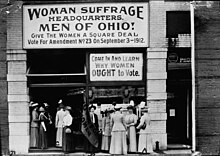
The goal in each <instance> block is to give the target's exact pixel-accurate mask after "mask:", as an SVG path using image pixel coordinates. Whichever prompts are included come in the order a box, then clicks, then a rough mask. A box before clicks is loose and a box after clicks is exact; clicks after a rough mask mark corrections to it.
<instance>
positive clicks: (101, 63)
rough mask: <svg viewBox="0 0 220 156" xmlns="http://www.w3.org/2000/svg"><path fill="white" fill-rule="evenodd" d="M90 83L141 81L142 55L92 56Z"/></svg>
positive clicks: (115, 54) (113, 54)
mask: <svg viewBox="0 0 220 156" xmlns="http://www.w3.org/2000/svg"><path fill="white" fill-rule="evenodd" d="M89 60H90V81H141V80H142V79H143V55H142V53H120V54H119V53H108V54H90V58H89Z"/></svg>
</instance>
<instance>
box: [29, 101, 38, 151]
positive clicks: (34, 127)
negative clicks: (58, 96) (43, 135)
mask: <svg viewBox="0 0 220 156" xmlns="http://www.w3.org/2000/svg"><path fill="white" fill-rule="evenodd" d="M38 106H39V104H38V103H34V102H30V108H31V117H32V119H31V137H30V147H32V148H37V146H38V138H39V134H38V131H39V118H38V116H39V114H38V112H37V109H38Z"/></svg>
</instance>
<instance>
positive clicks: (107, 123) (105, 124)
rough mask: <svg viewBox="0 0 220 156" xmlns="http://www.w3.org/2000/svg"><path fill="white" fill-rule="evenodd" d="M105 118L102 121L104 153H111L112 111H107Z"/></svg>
mask: <svg viewBox="0 0 220 156" xmlns="http://www.w3.org/2000/svg"><path fill="white" fill-rule="evenodd" d="M105 115H106V116H105V117H104V118H103V120H102V130H103V132H102V147H101V149H102V150H103V151H109V148H110V143H111V129H112V128H111V117H110V110H106V111H105Z"/></svg>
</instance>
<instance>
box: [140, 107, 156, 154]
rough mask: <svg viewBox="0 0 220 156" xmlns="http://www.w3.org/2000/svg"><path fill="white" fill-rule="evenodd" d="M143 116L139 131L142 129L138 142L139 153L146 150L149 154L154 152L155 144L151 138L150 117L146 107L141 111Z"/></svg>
mask: <svg viewBox="0 0 220 156" xmlns="http://www.w3.org/2000/svg"><path fill="white" fill-rule="evenodd" d="M141 112H142V113H143V116H142V117H141V120H140V124H139V125H138V126H137V129H140V136H139V141H138V152H143V151H144V150H146V152H147V153H152V152H153V144H152V141H151V136H150V132H151V130H150V116H149V114H148V108H147V107H146V106H145V107H143V108H142V109H141Z"/></svg>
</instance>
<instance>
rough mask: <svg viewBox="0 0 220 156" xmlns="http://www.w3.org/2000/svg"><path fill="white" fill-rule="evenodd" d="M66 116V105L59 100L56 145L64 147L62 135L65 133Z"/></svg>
mask: <svg viewBox="0 0 220 156" xmlns="http://www.w3.org/2000/svg"><path fill="white" fill-rule="evenodd" d="M64 116H65V111H64V105H63V104H62V100H60V101H59V110H58V111H57V113H56V118H55V127H56V128H57V133H56V146H57V147H62V135H63V127H62V126H63V118H64Z"/></svg>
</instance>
